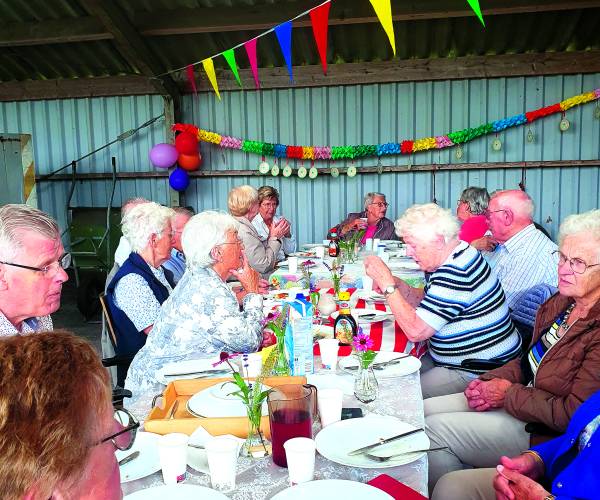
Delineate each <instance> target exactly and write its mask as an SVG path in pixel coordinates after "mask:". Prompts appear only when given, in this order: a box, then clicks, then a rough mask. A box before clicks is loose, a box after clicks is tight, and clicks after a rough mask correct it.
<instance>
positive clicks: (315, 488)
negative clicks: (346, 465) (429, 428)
mask: <svg viewBox="0 0 600 500" xmlns="http://www.w3.org/2000/svg"><path fill="white" fill-rule="evenodd" d="M306 498H344V499H345V500H362V499H369V500H371V499H372V500H389V499H390V498H393V497H391V496H390V495H388V494H387V493H386V492H385V491H383V490H380V489H379V488H375V487H374V486H371V485H370V484H365V483H358V482H356V481H346V480H344V479H325V480H322V481H310V482H309V483H300V484H297V485H295V486H290V487H289V488H286V489H285V490H283V491H280V492H279V493H277V495H275V496H274V497H272V499H273V500H305V499H306Z"/></svg>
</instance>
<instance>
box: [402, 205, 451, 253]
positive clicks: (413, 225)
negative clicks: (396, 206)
mask: <svg viewBox="0 0 600 500" xmlns="http://www.w3.org/2000/svg"><path fill="white" fill-rule="evenodd" d="M394 226H395V227H396V234H397V235H398V236H400V237H404V236H406V235H410V236H413V237H414V238H417V239H420V240H425V241H432V240H434V239H435V238H436V236H443V237H444V241H445V242H446V243H448V242H449V241H451V240H453V239H456V237H457V236H458V230H459V228H460V225H459V223H458V220H457V219H456V217H454V215H452V212H450V210H447V209H445V208H442V207H440V206H439V205H436V204H435V203H425V204H424V205H413V206H412V207H410V208H408V209H407V210H406V212H404V213H403V214H402V216H401V217H400V218H399V219H398V220H397V221H396V222H395V223H394Z"/></svg>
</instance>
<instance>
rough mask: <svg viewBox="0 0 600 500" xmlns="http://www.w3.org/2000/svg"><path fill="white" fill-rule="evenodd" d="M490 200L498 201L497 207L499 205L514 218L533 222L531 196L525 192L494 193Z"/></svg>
mask: <svg viewBox="0 0 600 500" xmlns="http://www.w3.org/2000/svg"><path fill="white" fill-rule="evenodd" d="M491 199H492V200H498V205H500V207H502V208H507V209H510V211H511V212H512V213H513V215H514V216H515V217H516V218H519V219H529V221H533V212H534V210H535V207H534V205H533V200H532V199H531V196H529V195H528V194H527V193H526V192H525V191H522V190H520V189H507V190H505V191H496V192H495V193H494V194H493V195H492V197H491Z"/></svg>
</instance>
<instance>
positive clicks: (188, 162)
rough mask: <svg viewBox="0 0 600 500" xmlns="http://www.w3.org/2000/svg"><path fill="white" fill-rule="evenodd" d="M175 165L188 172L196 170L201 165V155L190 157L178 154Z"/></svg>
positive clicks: (196, 154)
mask: <svg viewBox="0 0 600 500" xmlns="http://www.w3.org/2000/svg"><path fill="white" fill-rule="evenodd" d="M177 163H178V164H179V166H180V167H181V168H183V169H184V170H187V171H188V172H191V171H193V170H198V169H199V168H200V164H201V163H202V155H200V154H198V153H194V154H191V155H184V154H180V155H179V158H177Z"/></svg>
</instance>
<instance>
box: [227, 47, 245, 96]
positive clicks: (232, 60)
mask: <svg viewBox="0 0 600 500" xmlns="http://www.w3.org/2000/svg"><path fill="white" fill-rule="evenodd" d="M223 57H224V58H225V60H226V61H227V64H229V67H230V68H231V72H232V73H233V76H235V80H236V81H237V82H238V85H239V86H240V87H241V86H242V82H241V81H240V75H239V73H238V68H237V63H236V61H235V52H234V51H233V49H228V50H226V51H225V52H223Z"/></svg>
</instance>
